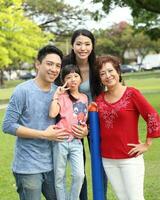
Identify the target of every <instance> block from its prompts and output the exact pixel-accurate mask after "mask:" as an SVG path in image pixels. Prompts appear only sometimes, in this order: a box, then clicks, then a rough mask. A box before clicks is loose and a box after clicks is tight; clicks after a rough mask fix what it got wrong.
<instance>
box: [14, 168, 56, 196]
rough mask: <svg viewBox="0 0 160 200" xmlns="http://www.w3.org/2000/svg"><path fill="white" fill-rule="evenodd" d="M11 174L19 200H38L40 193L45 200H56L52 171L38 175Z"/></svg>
mask: <svg viewBox="0 0 160 200" xmlns="http://www.w3.org/2000/svg"><path fill="white" fill-rule="evenodd" d="M13 174H14V176H15V180H16V186H17V192H18V193H19V198H20V200H40V199H41V193H42V194H43V195H44V197H45V198H46V200H57V198H56V193H55V188H54V174H53V170H52V171H50V172H45V173H39V174H18V173H13Z"/></svg>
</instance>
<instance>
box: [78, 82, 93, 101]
mask: <svg viewBox="0 0 160 200" xmlns="http://www.w3.org/2000/svg"><path fill="white" fill-rule="evenodd" d="M80 92H82V93H84V94H85V95H87V97H88V101H89V103H90V102H91V101H92V95H91V90H90V84H89V79H88V80H86V81H84V82H83V83H81V85H80Z"/></svg>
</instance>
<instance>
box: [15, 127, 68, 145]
mask: <svg viewBox="0 0 160 200" xmlns="http://www.w3.org/2000/svg"><path fill="white" fill-rule="evenodd" d="M16 136H18V137H22V138H33V139H46V140H54V141H62V140H64V139H66V138H68V134H67V133H65V129H57V128H56V126H55V125H50V126H49V127H48V128H47V129H46V130H36V129H31V128H27V127H24V126H19V128H18V129H17V130H16Z"/></svg>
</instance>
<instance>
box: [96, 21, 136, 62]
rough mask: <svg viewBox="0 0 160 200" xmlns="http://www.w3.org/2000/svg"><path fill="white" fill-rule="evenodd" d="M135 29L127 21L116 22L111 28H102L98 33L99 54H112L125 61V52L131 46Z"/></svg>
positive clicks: (97, 46)
mask: <svg viewBox="0 0 160 200" xmlns="http://www.w3.org/2000/svg"><path fill="white" fill-rule="evenodd" d="M132 34H133V29H132V27H131V26H130V25H128V24H127V23H126V22H121V23H119V24H114V25H113V26H112V27H111V28H110V29H107V30H103V31H102V30H101V32H100V35H97V34H96V36H97V38H98V39H97V45H96V51H97V54H106V53H107V54H112V55H116V56H118V57H120V58H121V60H122V62H124V54H125V52H126V51H127V50H128V49H130V48H131V44H132V38H133V35H132Z"/></svg>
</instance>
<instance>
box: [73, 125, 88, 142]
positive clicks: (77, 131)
mask: <svg viewBox="0 0 160 200" xmlns="http://www.w3.org/2000/svg"><path fill="white" fill-rule="evenodd" d="M72 132H73V134H74V136H75V137H76V138H78V139H82V138H84V137H85V136H87V135H88V128H87V125H84V126H81V125H73V126H72Z"/></svg>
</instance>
